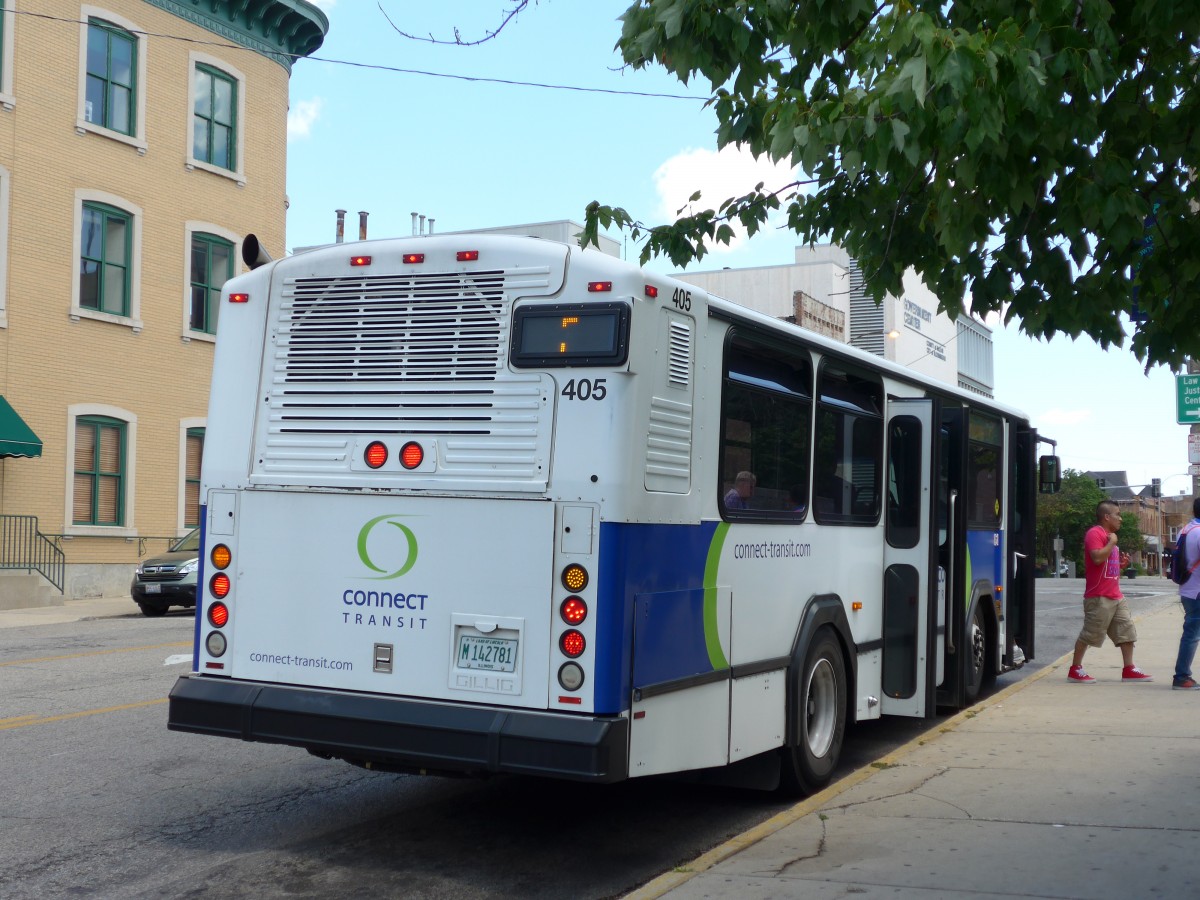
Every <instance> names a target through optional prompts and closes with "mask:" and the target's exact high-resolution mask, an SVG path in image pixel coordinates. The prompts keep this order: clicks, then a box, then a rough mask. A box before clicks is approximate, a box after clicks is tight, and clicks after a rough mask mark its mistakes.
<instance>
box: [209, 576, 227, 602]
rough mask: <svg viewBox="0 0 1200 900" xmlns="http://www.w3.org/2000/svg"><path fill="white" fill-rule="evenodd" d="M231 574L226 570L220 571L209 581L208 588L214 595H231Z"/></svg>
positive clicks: (219, 596)
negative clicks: (225, 571)
mask: <svg viewBox="0 0 1200 900" xmlns="http://www.w3.org/2000/svg"><path fill="white" fill-rule="evenodd" d="M229 586H230V582H229V576H228V575H226V574H225V573H224V572H218V573H217V574H216V575H214V576H213V577H212V579H211V580H210V581H209V582H208V590H209V593H211V594H212V595H213V596H214V597H217V598H222V597H226V596H228V595H229Z"/></svg>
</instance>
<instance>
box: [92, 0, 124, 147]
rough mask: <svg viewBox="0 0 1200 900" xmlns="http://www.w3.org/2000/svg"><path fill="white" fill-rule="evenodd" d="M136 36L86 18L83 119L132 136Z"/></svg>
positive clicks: (103, 22) (108, 23)
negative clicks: (85, 78) (85, 69)
mask: <svg viewBox="0 0 1200 900" xmlns="http://www.w3.org/2000/svg"><path fill="white" fill-rule="evenodd" d="M137 49H138V47H137V38H136V37H134V36H133V35H132V34H130V33H129V32H128V31H126V30H125V29H123V28H118V27H117V26H116V25H113V24H112V23H111V22H105V21H103V20H101V19H88V36H87V88H86V94H85V96H84V108H83V114H84V118H85V119H86V120H87V121H89V122H92V123H94V124H96V125H101V126H103V127H104V128H109V129H111V130H112V131H119V132H120V133H121V134H128V135H133V134H134V132H135V129H136V126H137V116H136V110H137V102H136V100H137V77H136V76H137Z"/></svg>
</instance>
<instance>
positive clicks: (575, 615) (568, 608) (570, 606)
mask: <svg viewBox="0 0 1200 900" xmlns="http://www.w3.org/2000/svg"><path fill="white" fill-rule="evenodd" d="M558 612H559V615H561V616H562V619H563V621H564V622H566V623H567V624H568V625H578V624H579V623H580V622H582V621H583V620H584V619H586V618H587V613H588V608H587V604H586V603H584V602H583V598H581V597H568V598H567V599H566V600H564V601H563V602H562V606H560V607H559V608H558Z"/></svg>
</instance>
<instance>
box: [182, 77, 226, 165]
mask: <svg viewBox="0 0 1200 900" xmlns="http://www.w3.org/2000/svg"><path fill="white" fill-rule="evenodd" d="M192 78H193V87H194V94H195V98H196V99H195V103H196V108H195V109H194V110H192V156H193V157H194V158H196V159H197V160H199V161H200V162H206V163H208V164H209V165H213V166H220V167H221V168H222V169H229V170H230V171H233V170H235V169H236V168H237V82H236V81H235V80H234V79H233V78H230V77H229V76H228V75H226V74H225V73H224V72H221V71H219V70H217V69H213V68H209V67H208V66H196V71H195V73H194V74H193V76H192Z"/></svg>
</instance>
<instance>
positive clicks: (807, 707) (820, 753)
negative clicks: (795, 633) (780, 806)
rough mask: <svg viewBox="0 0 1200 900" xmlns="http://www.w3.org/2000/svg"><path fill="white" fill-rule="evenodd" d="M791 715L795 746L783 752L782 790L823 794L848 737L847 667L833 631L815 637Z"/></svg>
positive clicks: (823, 629)
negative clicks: (792, 716)
mask: <svg viewBox="0 0 1200 900" xmlns="http://www.w3.org/2000/svg"><path fill="white" fill-rule="evenodd" d="M799 681H800V689H799V693H798V696H797V698H796V706H795V709H793V710H792V714H793V715H794V716H795V717H796V720H795V723H796V724H795V728H794V729H792V733H793V734H795V735H797V741H796V742H795V743H794V744H789V745H788V746H786V747H784V748H783V751H782V755H783V759H782V765H781V770H780V774H781V787H782V788H783V790H784V791H785V792H787V793H789V794H793V795H795V794H811V793H814V792H816V791H819V790H820V789H821V788H823V787H825V785H827V784H829V780H830V779H831V778H832V777H833V770H834V769H835V768H837V764H838V760H839V759H840V757H841V754H842V741H843V740H844V739H845V737H846V665H845V659H844V655H843V653H842V645H841V643H840V642H839V641H838V639H837V635H836V634H834V631H833V629H832V628H829V627H827V626H826V627H823V628H821V629H820V630H818V631H817V633H816V634H815V635H814V636H813V640H812V642H811V643H810V644H809V645H808V650H807V651H806V652H805V654H804V668H803V670H802V672H801V674H800V679H799Z"/></svg>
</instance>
